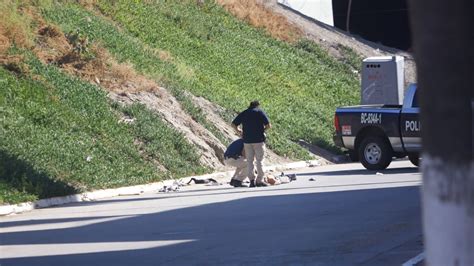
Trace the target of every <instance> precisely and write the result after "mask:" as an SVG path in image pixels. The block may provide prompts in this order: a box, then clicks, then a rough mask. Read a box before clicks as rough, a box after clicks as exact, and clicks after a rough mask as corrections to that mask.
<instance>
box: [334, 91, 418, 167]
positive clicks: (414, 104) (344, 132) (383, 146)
mask: <svg viewBox="0 0 474 266" xmlns="http://www.w3.org/2000/svg"><path fill="white" fill-rule="evenodd" d="M416 88H417V86H416V84H410V86H409V87H408V88H407V90H406V93H405V97H404V100H403V105H401V106H400V105H359V106H349V107H339V108H337V109H336V114H335V116H334V127H335V129H336V130H335V134H334V137H333V140H334V143H335V144H336V146H339V147H342V148H344V149H347V150H348V153H349V157H350V158H351V159H352V160H353V161H358V160H360V162H361V163H362V165H363V166H364V167H365V168H367V169H369V170H382V169H385V168H387V167H388V165H389V164H390V163H391V162H392V159H393V157H397V158H403V157H405V156H408V158H409V159H410V161H411V162H412V163H413V164H414V165H416V166H418V165H419V162H420V157H419V156H420V152H421V135H420V130H421V124H420V120H419V105H418V93H417V89H416Z"/></svg>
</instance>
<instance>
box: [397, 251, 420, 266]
mask: <svg viewBox="0 0 474 266" xmlns="http://www.w3.org/2000/svg"><path fill="white" fill-rule="evenodd" d="M424 259H425V253H424V252H421V253H420V254H418V256H416V257H414V258H411V259H410V260H408V261H407V262H405V263H403V265H402V266H413V265H416V264H417V263H418V262H420V261H422V260H424Z"/></svg>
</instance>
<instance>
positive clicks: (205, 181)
mask: <svg viewBox="0 0 474 266" xmlns="http://www.w3.org/2000/svg"><path fill="white" fill-rule="evenodd" d="M193 181H194V184H209V183H216V184H219V182H217V181H216V180H215V179H213V178H206V179H196V178H194V177H193V178H191V179H190V180H189V182H188V183H187V184H188V185H189V184H191V182H193Z"/></svg>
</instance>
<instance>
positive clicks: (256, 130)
mask: <svg viewBox="0 0 474 266" xmlns="http://www.w3.org/2000/svg"><path fill="white" fill-rule="evenodd" d="M259 106H260V103H259V102H258V101H253V102H251V103H250V106H249V108H248V109H247V110H245V111H243V112H241V113H240V114H239V115H238V116H237V117H236V118H235V119H234V121H232V127H233V128H234V129H235V130H237V131H238V132H240V133H241V134H242V138H243V140H244V150H245V156H246V157H247V165H248V169H247V171H248V173H247V176H248V178H249V179H250V187H255V186H257V187H266V186H268V184H267V183H265V182H264V181H263V177H264V172H263V155H264V153H265V130H267V129H269V128H271V127H272V126H271V124H270V121H269V120H268V117H267V115H266V114H265V112H263V111H262V110H261V109H260V108H259ZM239 125H242V130H240V129H239ZM254 159H256V165H257V179H256V180H255V172H254Z"/></svg>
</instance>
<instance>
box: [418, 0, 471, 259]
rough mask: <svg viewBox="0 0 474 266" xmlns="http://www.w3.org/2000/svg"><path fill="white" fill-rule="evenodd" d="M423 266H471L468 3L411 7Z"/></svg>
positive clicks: (434, 1)
mask: <svg viewBox="0 0 474 266" xmlns="http://www.w3.org/2000/svg"><path fill="white" fill-rule="evenodd" d="M409 7H410V18H411V23H412V34H413V41H414V57H415V61H416V64H417V71H418V87H419V88H420V94H421V95H420V103H421V125H422V138H423V155H422V163H421V164H422V172H423V187H422V203H423V204H422V205H423V231H424V242H425V265H429V266H432V265H442V266H463V265H466V266H472V265H474V170H473V169H474V163H473V147H474V145H473V125H472V124H473V108H474V107H473V106H474V105H473V104H474V52H473V51H474V28H473V27H474V1H472V0H456V1H446V0H410V1H409Z"/></svg>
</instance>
